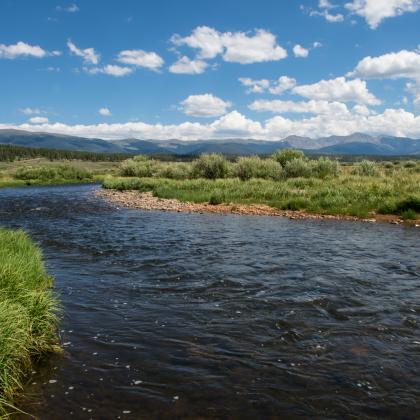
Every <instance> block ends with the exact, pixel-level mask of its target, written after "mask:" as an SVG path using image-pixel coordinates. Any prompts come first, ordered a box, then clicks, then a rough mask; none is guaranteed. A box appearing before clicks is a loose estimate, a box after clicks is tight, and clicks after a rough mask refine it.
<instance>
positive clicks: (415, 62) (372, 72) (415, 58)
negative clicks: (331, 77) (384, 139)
mask: <svg viewBox="0 0 420 420" xmlns="http://www.w3.org/2000/svg"><path fill="white" fill-rule="evenodd" d="M348 76H351V77H361V78H363V79H409V80H412V81H413V83H412V82H410V83H407V85H406V90H407V91H408V92H410V93H411V94H412V95H413V104H414V105H415V106H419V105H420V52H419V50H417V51H407V50H401V51H398V52H392V53H388V54H384V55H380V56H378V57H370V56H368V57H365V58H363V59H362V60H361V61H359V63H358V64H357V66H356V68H355V70H354V71H352V72H350V73H349V74H348Z"/></svg>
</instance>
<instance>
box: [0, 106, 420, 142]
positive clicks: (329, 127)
mask: <svg viewBox="0 0 420 420" xmlns="http://www.w3.org/2000/svg"><path fill="white" fill-rule="evenodd" d="M34 118H42V117H34ZM3 128H4V129H11V128H14V129H20V130H28V131H33V132H37V131H38V132H39V131H42V132H48V133H60V134H67V135H74V136H83V137H90V138H103V139H122V138H138V139H156V140H168V139H173V138H178V139H181V140H190V141H193V140H198V139H228V138H232V137H235V138H244V139H249V138H253V139H256V140H278V139H282V138H284V137H287V136H289V135H298V136H308V137H311V138H316V137H324V136H331V135H340V136H345V135H349V134H352V133H355V132H364V133H369V134H374V135H381V134H382V135H392V136H400V137H412V138H420V115H416V114H414V113H412V112H408V111H405V110H404V109H395V108H389V109H386V110H385V111H383V112H382V113H372V112H369V113H368V112H366V109H364V108H363V109H362V108H356V109H351V110H349V112H342V113H336V114H330V113H325V114H324V113H319V114H315V115H309V116H307V117H304V118H299V119H290V118H287V117H285V116H283V115H276V116H274V117H272V118H270V119H268V120H266V121H264V123H261V122H259V121H254V120H252V119H250V118H247V117H246V116H244V115H242V114H241V113H239V112H238V111H232V112H229V113H228V114H225V115H223V116H222V117H220V118H218V119H216V120H214V121H212V122H209V123H206V124H204V123H197V122H191V121H185V122H183V123H181V124H167V125H164V124H148V123H145V122H124V123H113V124H107V123H101V124H91V125H85V124H75V125H68V124H64V123H49V122H45V121H44V122H41V121H39V120H35V122H33V123H31V122H30V123H24V124H17V125H14V124H0V129H3Z"/></svg>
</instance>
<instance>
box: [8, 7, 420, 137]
mask: <svg viewBox="0 0 420 420" xmlns="http://www.w3.org/2000/svg"><path fill="white" fill-rule="evenodd" d="M418 27H420V0H346V1H333V0H319V1H318V0H302V1H299V0H296V1H294V0H290V1H278V0H260V1H258V2H256V1H251V0H240V1H237V0H224V1H219V0H211V1H210V0H202V1H200V2H198V1H187V0H178V1H171V0H155V1H154V2H139V1H129V0H125V1H111V0H109V1H95V0H78V1H75V2H72V1H70V2H63V1H52V0H42V1H41V0H38V1H36V0H25V1H23V0H1V1H0V128H21V129H27V130H31V131H49V132H60V133H65V134H75V135H81V136H89V137H102V138H109V139H111V138H124V137H137V138H156V139H165V138H182V139H186V140H195V139H198V138H231V137H242V138H255V139H268V140H271V139H279V138H284V137H286V136H288V135H292V134H297V135H307V136H310V137H318V136H324V135H346V134H350V133H352V132H356V131H364V132H367V133H372V134H392V135H400V136H411V137H420V116H419V109H420V46H419V44H420V36H419V31H418Z"/></svg>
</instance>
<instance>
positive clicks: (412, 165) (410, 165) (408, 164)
mask: <svg viewBox="0 0 420 420" xmlns="http://www.w3.org/2000/svg"><path fill="white" fill-rule="evenodd" d="M416 166H417V163H416V161H414V160H407V162H404V168H415V167H416Z"/></svg>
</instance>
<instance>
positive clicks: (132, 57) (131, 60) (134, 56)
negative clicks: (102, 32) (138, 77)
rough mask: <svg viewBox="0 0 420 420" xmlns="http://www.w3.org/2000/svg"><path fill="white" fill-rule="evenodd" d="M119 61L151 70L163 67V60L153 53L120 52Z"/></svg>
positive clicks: (139, 51) (141, 51)
mask: <svg viewBox="0 0 420 420" xmlns="http://www.w3.org/2000/svg"><path fill="white" fill-rule="evenodd" d="M117 61H119V62H120V63H123V64H130V65H133V66H136V67H144V68H146V69H149V70H158V69H160V68H161V67H162V66H163V63H164V61H163V58H162V57H161V56H160V55H158V54H156V53H155V52H153V51H143V50H124V51H120V52H119V54H118V57H117Z"/></svg>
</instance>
